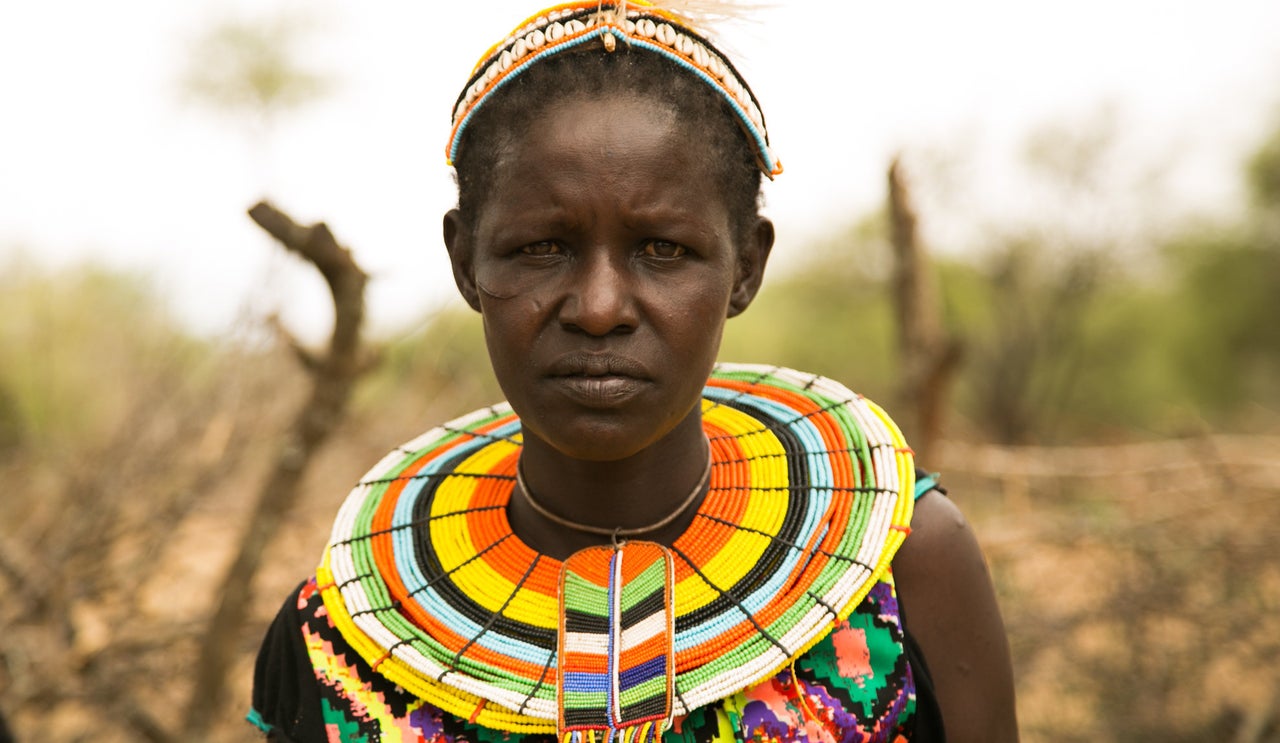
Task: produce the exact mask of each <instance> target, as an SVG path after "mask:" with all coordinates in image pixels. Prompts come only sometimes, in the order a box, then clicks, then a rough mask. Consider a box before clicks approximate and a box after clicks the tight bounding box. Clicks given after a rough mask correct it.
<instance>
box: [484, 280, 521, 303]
mask: <svg viewBox="0 0 1280 743" xmlns="http://www.w3.org/2000/svg"><path fill="white" fill-rule="evenodd" d="M476 288H477V289H479V290H480V292H481V293H482V294H487V295H489V296H490V297H493V298H494V299H515V298H516V292H508V293H502V292H496V291H494V290H492V289H490V288H489V287H487V286H485V285H484V284H481V283H480V282H479V281H477V282H476Z"/></svg>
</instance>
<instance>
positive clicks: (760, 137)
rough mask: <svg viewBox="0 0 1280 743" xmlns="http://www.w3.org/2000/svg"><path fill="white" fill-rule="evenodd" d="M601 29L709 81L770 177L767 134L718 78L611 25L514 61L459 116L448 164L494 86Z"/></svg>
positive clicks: (597, 34)
mask: <svg viewBox="0 0 1280 743" xmlns="http://www.w3.org/2000/svg"><path fill="white" fill-rule="evenodd" d="M605 33H609V34H612V35H613V36H614V37H615V38H617V39H618V40H619V41H622V42H623V43H626V44H634V45H636V46H640V47H642V48H644V49H648V50H649V51H651V52H654V53H656V54H660V55H662V56H663V57H665V58H667V59H669V60H671V61H672V62H675V63H676V64H677V65H679V66H680V67H682V68H684V69H685V70H688V71H689V72H692V73H693V74H694V75H697V76H698V78H699V79H700V80H702V81H703V82H704V83H706V84H707V85H710V86H711V87H712V89H713V90H715V91H716V92H717V93H719V94H720V97H721V98H723V99H724V100H725V101H726V102H727V103H728V104H729V106H730V107H731V108H732V109H733V112H734V113H735V114H736V115H737V116H738V120H739V122H740V123H741V124H742V125H743V127H744V128H745V129H746V130H747V133H748V134H749V135H750V136H751V138H752V140H753V141H754V142H755V145H756V149H757V150H758V153H759V155H760V158H761V160H762V161H763V162H764V164H765V165H766V166H767V167H768V171H769V172H768V173H767V174H768V175H769V177H770V178H772V177H773V174H772V171H773V170H774V169H775V168H777V166H778V162H777V160H775V159H774V157H773V153H772V152H771V151H770V149H769V140H768V138H767V137H766V136H765V135H764V133H763V132H761V131H760V129H759V128H758V127H757V126H756V125H755V122H753V121H751V116H750V115H749V114H748V113H747V111H746V109H745V108H744V107H743V106H742V104H741V103H740V102H739V101H738V99H736V98H734V97H733V95H732V94H731V93H730V92H729V91H728V90H726V89H725V88H724V86H722V85H721V84H720V83H719V81H717V80H715V79H714V78H712V77H711V76H710V75H708V74H707V73H706V72H703V71H702V70H701V69H699V68H698V67H697V66H695V65H693V64H691V63H690V62H689V61H688V60H686V59H685V58H684V57H681V56H680V55H678V54H676V53H674V52H672V51H671V50H669V49H667V48H666V47H665V46H662V45H660V44H655V43H653V42H651V41H645V40H644V39H638V38H634V37H632V36H628V35H627V34H626V33H624V32H622V31H619V30H618V29H616V28H612V27H606V28H602V29H600V30H599V31H596V32H594V33H592V31H584V32H582V35H581V36H579V37H578V38H576V39H571V40H568V41H561V42H559V43H557V44H556V45H555V46H554V47H549V48H547V49H543V50H542V51H540V52H538V53H537V54H534V55H532V56H530V57H528V58H526V59H525V60H524V61H522V62H520V63H519V64H517V65H516V66H515V67H514V68H513V69H511V70H510V71H508V72H507V73H506V75H505V76H503V77H502V78H501V79H500V80H498V82H497V83H495V84H494V86H493V88H492V89H491V90H490V91H489V92H488V93H485V94H483V95H482V96H481V97H480V99H479V100H478V101H476V103H475V105H473V106H472V107H471V110H470V111H468V112H467V115H466V116H465V117H463V119H462V122H461V123H459V124H458V129H457V131H456V132H455V133H454V135H453V140H452V141H450V143H449V163H450V164H452V163H453V162H454V161H455V160H457V158H458V147H459V145H460V144H461V142H462V133H463V132H464V131H466V129H467V127H468V126H469V125H470V124H471V119H472V117H474V116H475V114H476V111H479V110H480V107H481V106H482V105H484V102H485V101H486V100H488V98H489V97H490V96H492V95H493V94H494V93H496V92H498V90H499V89H500V88H502V87H503V86H505V85H506V84H507V83H509V82H510V81H512V80H514V79H516V78H517V77H518V76H520V75H521V74H523V73H524V71H525V70H527V69H529V67H530V66H532V65H533V64H534V63H535V62H538V61H539V60H542V59H546V58H547V57H550V56H552V55H555V54H559V53H560V52H564V51H568V50H570V49H573V48H574V47H576V46H579V45H581V44H584V43H586V42H587V41H591V40H592V39H595V38H598V37H601V36H603V35H604V34H605ZM496 56H497V55H495V57H491V59H493V58H496ZM491 63H492V62H491ZM486 67H487V66H486ZM477 79H478V78H477ZM472 84H474V83H472ZM743 86H744V87H745V86H746V84H745V83H743ZM464 96H465V94H464ZM756 106H757V107H759V103H757V104H756ZM455 108H456V105H455Z"/></svg>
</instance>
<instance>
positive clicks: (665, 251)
mask: <svg viewBox="0 0 1280 743" xmlns="http://www.w3.org/2000/svg"><path fill="white" fill-rule="evenodd" d="M687 252H689V249H688V248H686V247H685V246H683V245H680V244H678V243H673V242H667V241H666V240H650V241H649V242H647V243H645V244H644V254H645V255H646V256H648V257H650V258H679V257H680V256H682V255H684V254H685V253H687Z"/></svg>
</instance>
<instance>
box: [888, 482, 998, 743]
mask: <svg viewBox="0 0 1280 743" xmlns="http://www.w3.org/2000/svg"><path fill="white" fill-rule="evenodd" d="M893 574H894V580H895V583H896V584H897V588H898V597H899V601H900V602H901V605H902V611H903V614H904V616H905V618H906V621H907V623H908V626H909V628H910V632H911V635H912V636H913V637H914V639H915V641H916V642H917V643H918V644H919V647H920V650H921V651H922V653H923V654H924V657H925V659H926V660H927V662H928V665H929V671H930V674H931V676H932V679H933V683H934V688H935V689H936V691H937V697H938V702H939V705H940V707H941V709H942V714H943V719H944V720H946V725H947V739H948V740H950V741H971V740H972V741H978V740H981V741H1010V740H1017V723H1016V717H1015V714H1014V696H1013V675H1012V670H1011V664H1010V658H1009V645H1008V640H1007V638H1006V635H1005V630H1004V622H1003V620H1002V619H1001V617H1000V609H999V607H998V605H997V603H996V596H995V589H994V587H993V585H992V580H991V575H990V572H989V570H988V568H987V563H986V559H985V558H984V557H983V554H982V549H981V548H980V546H979V544H978V540H977V537H976V535H975V534H974V531H973V528H972V527H971V526H970V524H969V522H968V520H966V519H965V517H964V514H963V513H961V511H960V508H959V507H958V506H957V505H956V503H955V501H954V500H953V499H952V498H949V497H944V496H943V495H942V494H941V493H938V492H936V491H932V490H931V491H929V492H926V493H924V494H923V495H921V496H920V498H919V499H918V500H917V501H916V504H915V511H914V513H913V515H912V519H911V533H910V536H908V537H907V539H906V541H905V543H904V544H903V545H902V548H901V549H900V550H899V552H898V554H897V555H896V556H895V558H894V561H893Z"/></svg>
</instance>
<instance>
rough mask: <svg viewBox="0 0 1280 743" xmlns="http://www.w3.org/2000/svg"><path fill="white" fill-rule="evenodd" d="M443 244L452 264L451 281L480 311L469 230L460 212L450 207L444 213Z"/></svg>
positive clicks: (474, 307) (468, 301) (469, 302)
mask: <svg viewBox="0 0 1280 743" xmlns="http://www.w3.org/2000/svg"><path fill="white" fill-rule="evenodd" d="M444 246H445V248H446V249H447V250H448V251H449V263H450V264H451V265H452V266H453V282H454V283H455V284H457V285H458V293H459V294H461V295H462V298H463V299H465V300H466V301H467V304H469V305H471V309H473V310H475V311H476V312H479V311H480V293H479V292H478V291H476V275H475V264H474V262H473V261H472V247H471V230H469V229H467V225H466V223H465V222H464V221H463V219H462V212H460V211H458V210H457V209H450V210H449V211H447V212H445V215H444Z"/></svg>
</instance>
